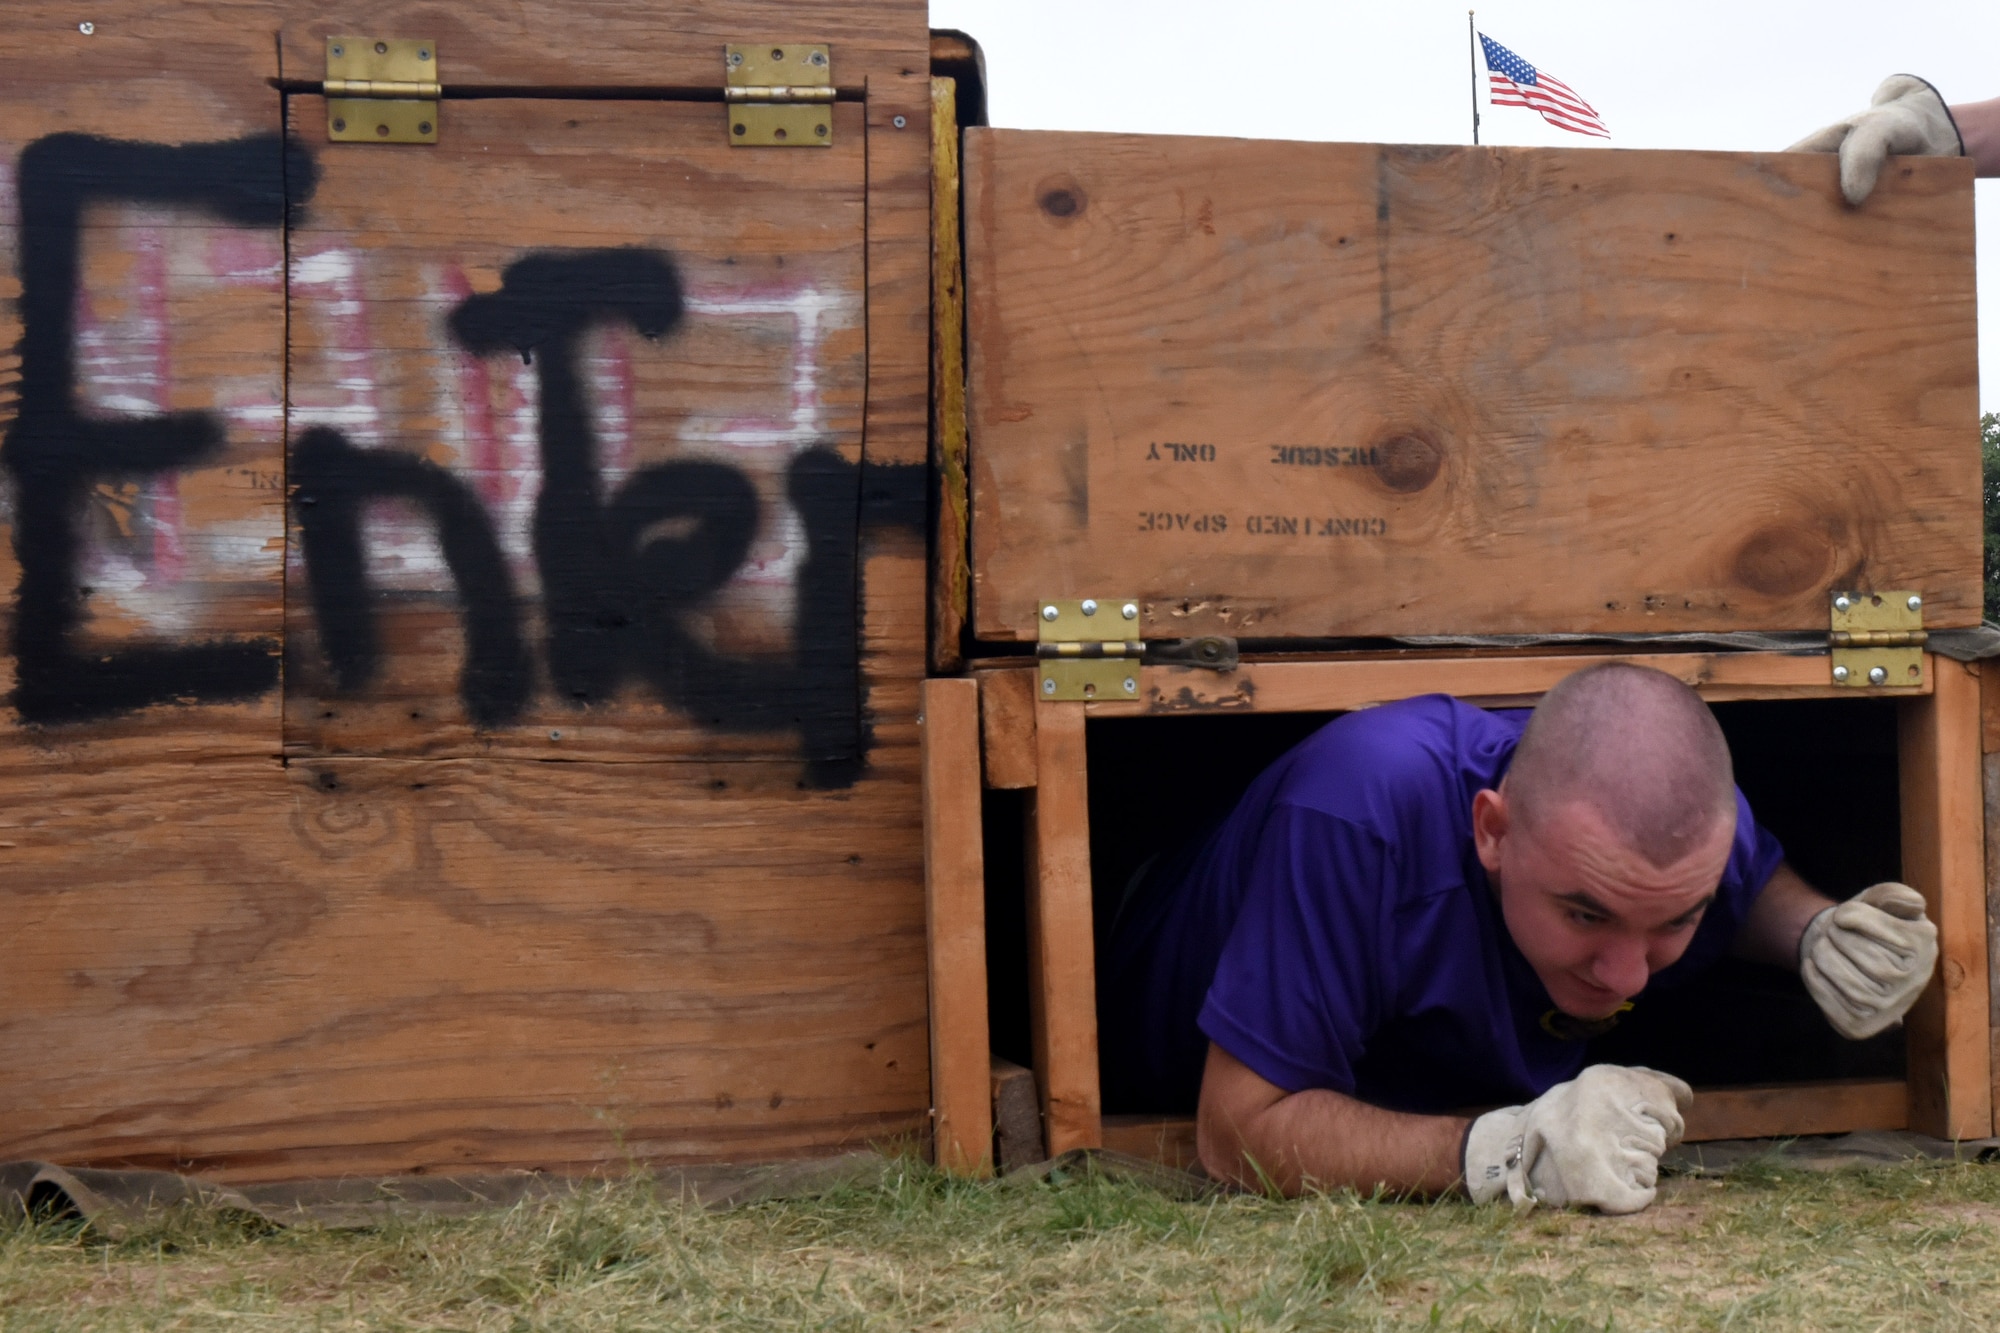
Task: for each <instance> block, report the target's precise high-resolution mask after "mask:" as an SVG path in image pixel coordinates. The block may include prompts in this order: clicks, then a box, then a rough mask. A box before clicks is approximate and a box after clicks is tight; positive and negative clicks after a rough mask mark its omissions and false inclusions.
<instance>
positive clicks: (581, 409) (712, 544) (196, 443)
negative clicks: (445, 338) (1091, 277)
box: [0, 135, 928, 786]
mask: <svg viewBox="0 0 2000 1333" xmlns="http://www.w3.org/2000/svg"><path fill="white" fill-rule="evenodd" d="M316 178H317V169H316V167H315V165H314V163H313V161H312V160H311V158H310V156H309V155H307V154H306V153H304V152H303V151H302V150H300V149H299V148H298V147H297V146H296V145H291V146H288V145H286V144H285V143H284V142H283V141H282V140H281V139H280V138H279V137H278V136H275V135H271V136H256V137H252V138H247V139H241V140H233V141H229V142H225V143H214V144H196V145H189V146H186V147H172V146H166V145H159V144H145V143H124V142H117V141H112V140H104V139H97V138H93V137H89V136H84V135H56V136H51V137H49V138H45V139H42V140H38V141H36V142H35V143H34V144H32V145H30V146H29V148H28V149H27V150H26V151H24V152H23V154H22V157H21V166H20V172H19V193H20V198H21V223H22V226H21V278H22V297H21V310H22V316H23V338H22V347H21V351H22V356H21V389H20V397H19V406H18V411H17V416H16V420H15V423H14V425H13V427H12V428H11V429H10V430H9V431H8V434H7V437H6V440H5V443H4V446H0V463H4V465H5V466H6V468H7V469H8V471H9V472H10V474H11V475H12V477H13V479H14V482H15V486H16V502H17V512H16V519H15V547H16V553H17V556H18V558H19V560H20V564H21V580H20V585H19V588H18V590H17V600H16V607H15V625H14V636H13V647H14V651H15V655H16V664H17V668H16V669H17V682H18V683H17V687H16V690H15V693H14V697H13V702H14V704H15V707H16V709H17V711H18V712H19V714H20V716H21V718H22V720H23V721H26V722H30V723H57V722H76V721H86V720H89V719H92V718H98V717H104V716H109V715H112V714H116V713H120V712H126V711H130V710H133V709H137V708H141V707H144V706H146V705H149V704H154V703H161V702H168V701H181V702H220V701H225V700H235V699H244V698H251V697H255V696H257V695H259V694H262V693H265V692H267V691H268V690H270V689H271V688H273V687H274V686H275V684H276V681H277V670H278V666H277V657H276V653H277V645H276V644H275V643H273V642H271V641H269V640H264V639H254V640H224V641H220V642H209V643H196V644H141V645H137V646H127V647H123V648H120V649H117V650H115V651H109V652H103V651H94V652H88V653H86V652H83V651H80V650H79V648H78V646H77V643H76V640H75V635H76V632H77V630H78V628H79V626H80V624H81V622H82V620H83V608H82V600H81V596H82V595H81V589H80V588H79V587H78V578H77V563H78V556H79V552H80V546H81V537H80V532H79V525H80V523H81V521H82V515H83V508H84V503H85V497H86V494H87V492H88V489H89V487H90V485H91V484H92V482H93V481H95V480H97V479H100V478H105V477H131V476H143V475H147V474H151V473H157V472H162V471H171V470H177V469H181V468H186V467H188V466H191V465H193V464H196V463H199V462H201V461H204V460H206V459H208V458H211V457H213V456H214V454H215V453H216V452H217V451H218V450H219V449H220V448H221V445H222V441H223V426H222V423H221V421H220V420H219V419H218V418H217V417H216V416H215V415H214V414H212V413H205V412H183V413H173V414H169V415H166V416H163V417H154V418H143V419H135V420H129V421H100V420H91V419H87V418H84V417H83V416H82V415H81V414H80V413H79V412H78V411H77V409H76V388H75V373H74V372H75V367H74V355H75V353H74V340H75V326H74V311H75V305H76V295H77V286H78V282H79V264H80V255H79V248H80V239H81V237H80V226H81V223H82V218H83V212H84V210H85V208H87V207H88V206H89V205H90V204H92V203H94V202H98V201H105V200H114V199H120V200H135V201H141V202H154V203H165V204H169V205H178V206H184V207H187V208H190V209H198V210H201V211H203V212H205V213H207V214H209V215H211V216H215V217H219V218H221V219H222V220H223V221H225V222H230V223H234V224H238V225H242V226H271V225H273V224H276V223H282V222H285V221H287V220H288V219H287V218H286V215H285V200H286V198H287V194H288V193H289V198H290V201H291V204H292V206H293V207H294V208H297V207H299V206H301V205H303V204H304V203H305V202H307V201H308V200H309V199H310V198H311V196H312V193H313V190H314V185H315V182H316ZM681 314H682V302H681V296H680V285H679V281H678V278H677V276H676V275H675V273H674V270H673V267H672V265H671V263H670V262H669V261H668V260H667V259H666V258H665V257H664V256H662V255H660V254H658V253H656V252H651V251H643V250H613V251H591V252H584V253H581V254H571V255H533V256H529V257H528V258H525V259H523V260H521V261H520V262H518V263H516V264H515V265H513V266H511V267H510V268H509V269H508V270H507V273H506V275H505V281H504V284H503V286H502V289H501V290H500V291H499V292H497V293H494V294H493V295H491V296H484V297H474V298H472V299H471V300H469V301H467V302H466V303H464V305H463V306H462V307H461V308H460V310H459V311H457V312H455V316H454V320H453V328H454V331H455V333H456V334H457V336H459V337H460V338H461V339H462V340H463V341H464V342H465V343H466V345H467V346H468V347H469V348H472V349H474V350H477V351H481V352H489V351H494V350H499V349H502V348H506V349H511V350H514V351H518V352H519V353H521V354H522V355H523V356H524V357H527V358H529V359H530V360H531V361H534V362H535V363H536V365H537V368H538V374H539V377H540V380H541V400H542V420H541V428H540V429H541V433H540V439H541V446H542V464H543V473H544V489H543V494H542V497H541V503H540V504H539V505H538V508H537V514H536V524H535V548H536V549H535V555H536V562H537V567H538V571H539V573H540V575H541V578H542V581H543V585H544V593H545V600H546V611H547V616H546V619H547V621H548V624H549V634H548V640H547V644H546V649H547V655H548V660H549V665H550V675H551V677H552V679H554V680H555V681H556V683H557V686H558V688H559V689H560V690H561V691H562V693H563V694H564V696H565V697H566V698H568V699H569V700H570V701H571V702H572V703H575V704H578V705H587V704H590V703H592V702H597V701H601V700H602V699H603V697H604V696H605V695H606V694H608V693H609V692H610V691H612V690H614V689H616V688H617V686H618V685H619V684H620V683H621V682H622V681H624V680H626V679H627V678H632V677H636V678H638V679H641V680H643V681H645V682H647V683H648V684H650V685H651V686H652V687H653V688H654V689H655V690H656V691H657V693H659V694H660V696H661V697H662V698H664V699H666V700H667V701H668V702H670V703H673V704H675V705H676V706H678V707H680V708H682V709H684V710H686V711H687V712H689V713H690V714H691V715H692V716H693V718H694V720H695V721H696V722H698V723H699V724H701V725H703V726H708V727H713V728H718V729H722V730H731V731H753V732H765V731H776V730H785V729H796V730H797V731H798V732H799V733H800V736H801V741H802V751H803V757H804V758H805V760H806V761H807V779H806V781H807V784H808V785H813V786H846V785H849V784H851V783H852V782H853V781H854V780H855V779H856V777H858V775H859V771H860V768H861V765H862V763H863V762H864V760H865V756H866V752H867V748H868V744H869V731H868V727H867V725H866V720H865V718H864V715H863V709H862V700H861V683H860V670H859V659H860V642H859V625H858V623H857V606H858V603H859V598H860V577H859V566H858V561H859V550H858V535H859V529H860V527H861V526H863V525H870V526H873V525H895V526H900V527H906V528H910V529H912V530H914V531H915V532H917V533H919V534H921V533H922V532H923V531H924V529H925V525H926V509H927V499H928V495H927V485H926V478H927V473H926V470H925V468H924V467H923V466H922V465H921V464H903V465H888V466H881V465H867V466H864V467H860V468H857V467H856V466H855V465H853V464H851V463H849V462H847V461H846V460H845V459H843V458H841V457H840V456H839V455H838V454H837V453H835V452H834V451H833V450H831V449H828V448H824V447H820V448H813V449H808V450H806V451H804V452H802V453H801V454H800V455H798V457H796V458H795V459H794V460H793V462H792V465H791V468H790V471H789V473H788V477H787V496H788V499H789V500H790V501H791V503H792V505H793V506H794V508H795V509H796V510H797V511H798V513H799V515H800V517H801V519H802V521H803V526H804V528H805V531H806V538H807V556H806V559H805V562H804V566H803V568H802V570H801V572H800V575H799V582H798V587H797V601H798V613H797V616H796V621H795V634H794V644H795V646H794V650H793V652H792V654H791V657H790V660H788V661H773V660H769V659H760V660H749V659H731V658H727V657H724V656H722V655H719V654H717V653H715V652H714V651H713V650H712V649H710V648H709V647H707V646H706V645H705V644H703V643H702V642H700V641H699V640H698V639H696V638H695V637H694V636H692V635H691V634H690V633H689V632H688V631H687V628H686V625H685V617H686V613H687V612H688V611H690V610H691V609H693V608H695V607H696V606H698V605H699V604H700V603H701V602H702V601H703V599H705V598H707V597H709V596H711V595H712V594H713V593H714V592H715V591H717V590H718V589H720V588H721V587H722V586H723V584H725V583H726V582H727V581H728V580H729V579H730V578H731V577H732V576H733V574H734V572H735V571H736V569H738V568H739V567H740V565H741V563H742V561H743V560H744V558H745V556H746V554H747V551H748V549H749V544H750V541H751V537H752V535H753V534H754V533H755V531H756V526H757V509H758V501H757V496H756V492H755V489H754V487H753V486H752V485H751V483H750V481H749V480H748V478H747V477H746V476H744V475H743V474H742V473H741V472H740V471H739V470H737V469H734V468H730V467H727V466H725V465H722V464H716V463H707V462H683V463H670V464H664V465H660V466H656V467H653V468H648V469H646V470H644V471H642V472H640V473H638V474H637V475H635V476H633V477H632V478H631V479H630V480H629V481H628V482H627V483H626V484H625V485H624V486H623V487H621V488H620V489H619V491H618V492H617V493H616V494H615V495H613V496H611V497H610V498H609V499H608V500H605V499H603V498H601V496H600V493H599V490H600V477H599V474H598V470H597V468H598V462H597V446H596V441H595V439H594V438H593V434H592V430H591V424H590V418H589V414H588V411H587V408H586V405H585V403H584V401H583V395H582V393H581V390H580V386H579V380H578V376H577V369H576V350H577V349H576V343H577V339H578V337H579V335H580V334H581V333H582V332H583V330H585V329H586V328H588V327H589V326H590V325H591V324H592V323H594V322H598V321H605V320H622V321H624V322H627V323H629V324H631V325H632V326H633V327H634V328H636V329H638V330H639V331H640V332H641V333H642V334H645V335H647V336H649V337H661V336H664V335H665V334H667V333H668V332H669V331H670V330H671V329H672V328H673V327H674V325H675V324H676V323H677V322H678V321H679V319H680V317H681ZM290 466H291V470H292V478H291V479H292V481H293V482H294V483H295V485H296V490H295V495H294V498H295V501H296V506H297V508H296V512H297V513H298V516H299V527H300V542H301V554H302V556H303V559H304V562H305V566H306V572H307V582H308V590H309V595H310V598H311V602H312V606H313V612H314V616H315V618H316V620H317V623H318V627H319V631H320V633H319V638H320V642H321V643H322V645H324V646H325V651H326V653H327V656H328V661H329V665H330V666H331V668H332V671H333V675H334V679H335V683H336V687H337V688H338V689H340V690H341V691H342V692H343V693H355V692H359V691H362V690H365V688H366V687H367V686H368V684H369V683H370V682H371V681H372V680H373V679H375V678H376V676H377V675H378V674H379V672H380V669H381V658H382V652H381V645H380V640H379V635H378V634H377V632H376V625H375V618H374V599H373V595H372V592H371V589H370V588H369V585H368V581H367V567H366V559H365V555H364V552H363V549H362V536H361V532H362V529H361V518H362V509H363V507H364V506H365V504H366V503H367V502H368V501H369V500H371V499H375V498H383V497H395V498H401V499H404V500H407V501H410V502H412V503H414V504H416V505H417V506H419V507H420V508H422V509H423V510H424V512H425V513H426V514H427V515H428V517H429V518H430V520H431V522H432V523H433V524H434V525H435V526H436V528H437V531H438V534H439V542H440V546H441V547H442V548H443V552H444V556H445V561H446V564H447V567H448V568H449V569H450V571H451V574H452V578H453V581H454V583H455V584H456V587H457V594H458V598H459V602H460V606H461V609H462V613H463V615H464V619H465V622H466V640H467V651H466V663H465V668H464V671H463V674H462V676H461V679H460V692H461V696H462V698H463V700H464V703H465V705H466V709H467V711H468V713H469V714H470V715H471V716H472V718H473V720H474V722H475V723H476V724H478V725H480V726H482V727H494V726H500V725H504V724H505V723H507V722H509V721H512V720H515V719H518V718H519V717H520V716H521V714H522V712H523V710H524V709H525V707H526V704H527V701H528V698H529V697H530V695H531V693H532V690H533V668H532V665H531V663H530V660H529V655H528V653H527V651H526V648H525V646H524V645H523V642H522V632H521V615H520V607H519V603H518V600H517V597H516V594H515V591H514V589H513V587H512V585H511V580H510V578H509V576H508V574H507V568H506V562H505V560H504V557H503V554H502V552H501V550H500V546H499V543H498V541H497V539H496V537H495V535H494V530H493V525H492V522H491V520H490V517H489V516H488V515H487V514H486V512H485V510H484V509H483V508H482V507H481V506H480V504H479V503H478V501H477V499H476V497H474V496H473V494H472V493H471V491H470V489H469V488H467V487H466V486H465V485H464V483H463V482H461V481H460V480H459V479H458V478H456V477H454V476H452V475H451V474H450V473H449V472H448V471H446V470H445V469H442V468H439V467H437V466H435V465H434V464H431V463H428V462H426V461H424V460H423V459H421V458H418V457H416V456H415V455H413V454H408V453H403V452H391V451H382V450H362V449H357V448H355V447H354V446H353V445H352V444H350V443H349V442H348V441H347V440H346V439H345V438H344V437H343V436H342V435H341V434H340V433H339V432H338V431H335V430H331V429H327V428H315V429H312V430H309V431H307V432H306V433H305V434H304V435H302V436H301V437H300V439H299V440H298V441H297V442H296V444H295V445H294V448H293V452H292V457H291V461H290ZM689 523H691V525H692V526H688V524H689Z"/></svg>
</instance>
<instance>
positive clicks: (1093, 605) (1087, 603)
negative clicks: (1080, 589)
mask: <svg viewBox="0 0 2000 1333" xmlns="http://www.w3.org/2000/svg"><path fill="white" fill-rule="evenodd" d="M1082 609H1083V613H1084V614H1085V615H1087V616H1094V615H1096V614H1097V601H1096V599H1095V598H1090V597H1086V598H1084V599H1083V608H1082Z"/></svg>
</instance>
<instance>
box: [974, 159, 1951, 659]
mask: <svg viewBox="0 0 2000 1333" xmlns="http://www.w3.org/2000/svg"><path fill="white" fill-rule="evenodd" d="M1835 171H1836V166H1835V162H1834V159H1833V158H1832V157H1831V156H1830V155H1819V154H1782V153H1779V154H1768V153H1767V154H1748V153H1693V152H1617V153H1604V152H1591V151H1587V150H1580V149H1515V148H1444V147H1381V146H1373V145H1366V144H1330V143H1329V144H1311V143H1262V142H1246V141H1241V140H1228V139H1190V138H1174V137H1167V136H1138V135H1099V134H1069V133H1049V132H1029V131H1014V130H1007V131H1002V130H983V129H973V130H968V131H967V132H966V136H965V215H966V248H967V282H966V289H967V290H966V297H967V302H968V328H969V340H970V348H971V356H970V418H971V460H972V504H973V525H972V532H973V568H974V588H973V623H974V629H975V634H976V636H977V637H978V638H981V639H986V640H1017V641H1023V640H1024V641H1033V640H1034V638H1035V622H1034V615H1035V608H1036V606H1037V605H1038V602H1039V601H1040V600H1041V599H1045V598H1061V597H1085V596H1099V597H1102V596H1112V595H1115V596H1119V597H1132V596H1136V597H1138V598H1139V599H1140V600H1141V603H1142V606H1143V618H1142V627H1143V631H1144V634H1145V637H1147V638H1172V637H1180V636H1186V635H1196V634H1211V633H1213V634H1227V635H1234V636H1237V637H1243V638H1279V637H1288V636H1289V637H1300V636H1305V637H1310V636H1327V635H1386V634H1437V633H1496V634H1532V633H1542V632H1558V631H1619V632H1663V631H1683V630H1687V631H1691V630H1723V629H1731V630H1735V629H1759V630H1819V631H1822V632H1823V631H1824V630H1825V629H1826V626H1827V594H1828V592H1829V591H1830V590H1833V589H1839V588H1851V587H1859V588H1863V589H1900V588H1909V589H1912V590H1915V591H1918V592H1921V593H1922V594H1923V596H1924V599H1925V620H1926V624H1927V625H1929V626H1931V627H1933V628H1936V627H1941V626H1962V625H1971V624H1975V623H1977V622H1978V619H1979V608H1980V537H1979V532H1980V514H1979V500H1978V495H1979V457H1978V449H1977V447H1976V444H1975V437H1974V426H1975V423H1976V419H1977V414H1978V403H1977V353H1976V345H1975V310H1974V299H1973V229H1972V228H1973V216H1972V192H1971V177H1972V171H1971V167H1970V165H1969V164H1968V163H1966V162H1964V161H1961V160H1955V159H1942V158H1907V159H1899V160H1898V162H1897V165H1896V166H1895V168H1894V169H1893V170H1892V171H1891V172H1889V173H1888V174H1887V175H1885V177H1884V180H1883V185H1882V188H1880V189H1878V191H1877V192H1876V194H1875V195H1874V196H1873V197H1872V198H1871V199H1870V200H1869V201H1868V203H1867V204H1866V205H1865V206H1864V207H1862V208H1859V209H1855V208H1850V207H1849V206H1848V205H1847V204H1845V203H1844V202H1843V201H1842V200H1841V198H1840V193H1839V190H1838V188H1837V186H1836V183H1835Z"/></svg>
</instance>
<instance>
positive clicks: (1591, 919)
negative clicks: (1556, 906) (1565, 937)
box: [1569, 908, 1604, 926]
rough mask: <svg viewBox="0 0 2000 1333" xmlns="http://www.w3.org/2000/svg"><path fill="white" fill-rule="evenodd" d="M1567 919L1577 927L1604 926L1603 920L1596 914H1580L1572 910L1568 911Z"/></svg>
mask: <svg viewBox="0 0 2000 1333" xmlns="http://www.w3.org/2000/svg"><path fill="white" fill-rule="evenodd" d="M1569 919H1570V920H1571V921H1573V922H1575V923H1576V924H1577V925H1579V926H1601V925H1603V924H1604V918H1603V917H1601V916H1599V915H1598V914H1597V913H1595V912H1581V911H1577V910H1575V909H1574V908H1572V909H1571V911H1570V914H1569Z"/></svg>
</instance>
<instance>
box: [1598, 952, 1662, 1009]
mask: <svg viewBox="0 0 2000 1333" xmlns="http://www.w3.org/2000/svg"><path fill="white" fill-rule="evenodd" d="M1651 975H1652V969H1651V968H1649V967H1648V966H1647V965H1646V942H1645V941H1644V940H1637V939H1633V940H1625V939H1621V940H1613V941H1611V942H1610V943H1608V944H1606V945H1605V947H1604V948H1602V949H1600V950H1598V952H1597V956H1596V957H1595V958H1593V959H1592V960H1591V967H1590V979H1591V980H1592V981H1594V982H1596V983H1597V984H1598V985H1600V986H1602V987H1604V989H1606V990H1610V991H1616V992H1618V993H1619V994H1620V995H1623V996H1627V997H1628V998H1629V997H1630V996H1633V995H1637V994H1638V993H1639V992H1640V991H1642V990H1644V989H1646V981H1647V978H1649V977H1650V976H1651Z"/></svg>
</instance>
